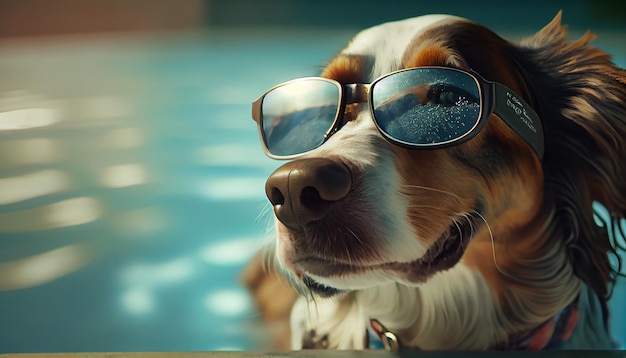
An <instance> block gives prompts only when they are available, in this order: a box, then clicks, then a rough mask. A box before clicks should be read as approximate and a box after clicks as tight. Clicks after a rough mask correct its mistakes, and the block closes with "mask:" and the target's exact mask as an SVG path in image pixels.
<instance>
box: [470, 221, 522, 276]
mask: <svg viewBox="0 0 626 358" xmlns="http://www.w3.org/2000/svg"><path fill="white" fill-rule="evenodd" d="M473 213H474V214H476V215H477V216H478V217H479V218H480V219H481V220H482V221H483V222H484V223H485V225H486V226H487V230H488V231H489V238H490V239H491V254H492V256H493V263H494V265H495V266H496V270H498V272H500V273H501V274H503V275H504V276H506V277H509V278H511V279H514V280H515V277H513V276H512V275H510V274H509V273H507V272H505V271H504V269H502V268H501V267H500V265H498V261H497V259H496V242H495V239H494V237H493V232H492V231H491V226H490V225H489V223H488V222H487V219H485V217H484V216H483V215H482V214H481V213H479V212H478V211H476V210H473Z"/></svg>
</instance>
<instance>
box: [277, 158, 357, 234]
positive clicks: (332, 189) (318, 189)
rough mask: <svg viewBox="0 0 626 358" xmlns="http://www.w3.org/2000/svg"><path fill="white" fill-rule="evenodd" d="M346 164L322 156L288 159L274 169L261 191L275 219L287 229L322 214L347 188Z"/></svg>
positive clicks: (342, 195) (326, 211)
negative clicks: (270, 206)
mask: <svg viewBox="0 0 626 358" xmlns="http://www.w3.org/2000/svg"><path fill="white" fill-rule="evenodd" d="M351 185H352V176H351V175H350V170H349V169H348V167H347V166H346V165H345V164H343V163H341V162H338V161H335V160H331V159H325V158H308V159H300V160H295V161H292V162H289V163H287V164H285V165H283V166H282V167H280V168H278V169H277V170H276V171H275V172H274V173H272V175H270V177H269V178H268V179H267V182H266V183H265V193H266V194H267V197H268V199H269V200H270V202H271V203H272V205H273V206H274V213H275V214H276V217H277V218H278V220H280V221H281V222H282V223H283V224H285V225H286V226H289V227H291V228H297V227H301V226H303V225H305V224H308V223H310V222H313V221H316V220H319V219H322V218H323V217H325V216H326V215H327V214H328V212H329V211H330V208H331V207H332V205H333V203H334V202H336V201H338V200H340V199H342V198H344V197H345V196H346V195H347V194H348V192H349V191H350V187H351Z"/></svg>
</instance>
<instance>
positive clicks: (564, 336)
mask: <svg viewBox="0 0 626 358" xmlns="http://www.w3.org/2000/svg"><path fill="white" fill-rule="evenodd" d="M579 314H580V311H579V307H578V298H576V299H575V300H574V301H572V302H571V303H570V304H569V305H567V306H565V308H563V309H562V310H561V312H559V313H558V314H557V315H556V316H554V317H553V318H551V319H549V320H547V321H545V322H544V323H542V324H541V325H540V326H539V327H537V328H534V329H531V330H530V331H527V332H526V333H524V334H522V335H521V338H517V339H511V340H510V341H509V342H508V344H505V345H502V346H498V347H496V349H498V350H528V351H539V350H542V349H549V348H551V347H553V346H555V345H557V344H559V343H563V342H565V341H567V340H568V339H570V337H571V336H572V333H573V332H574V329H575V328H576V325H577V324H578V317H579ZM518 337H519V336H518Z"/></svg>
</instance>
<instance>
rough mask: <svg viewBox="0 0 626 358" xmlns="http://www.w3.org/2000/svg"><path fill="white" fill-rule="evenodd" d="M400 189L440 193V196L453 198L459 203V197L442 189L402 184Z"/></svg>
mask: <svg viewBox="0 0 626 358" xmlns="http://www.w3.org/2000/svg"><path fill="white" fill-rule="evenodd" d="M400 187H401V188H408V189H422V190H427V191H434V192H437V193H441V194H446V195H448V196H451V197H453V198H455V199H456V200H457V201H458V202H459V203H461V197H460V196H458V195H456V194H455V193H453V192H450V191H447V190H442V189H436V188H431V187H428V186H423V185H414V184H402V185H401V186H400Z"/></svg>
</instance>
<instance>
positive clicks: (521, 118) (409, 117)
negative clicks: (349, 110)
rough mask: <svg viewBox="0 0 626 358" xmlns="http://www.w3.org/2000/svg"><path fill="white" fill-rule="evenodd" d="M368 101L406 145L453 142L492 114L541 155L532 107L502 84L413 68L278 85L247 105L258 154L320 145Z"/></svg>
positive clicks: (294, 152) (382, 127) (291, 153)
mask: <svg viewBox="0 0 626 358" xmlns="http://www.w3.org/2000/svg"><path fill="white" fill-rule="evenodd" d="M363 102H367V103H368V104H369V109H370V112H371V115H372V118H373V120H374V123H375V124H376V127H377V128H378V130H379V131H380V133H381V134H382V135H383V136H384V137H385V138H386V139H387V140H388V141H389V142H391V143H393V144H396V145H400V146H403V147H407V148H414V149H436V148H445V147H449V146H454V145H458V144H461V143H463V142H465V141H467V140H469V139H471V138H473V137H474V136H476V135H477V134H478V133H479V132H480V131H481V130H482V129H483V128H484V127H485V125H486V124H487V120H488V119H489V117H490V116H491V114H492V113H495V114H496V115H498V116H499V117H500V118H501V119H502V120H503V121H504V122H505V123H506V124H507V125H508V126H509V127H511V129H513V131H515V132H516V133H517V134H518V135H519V136H520V137H521V138H522V139H523V140H524V141H525V142H526V143H528V145H530V147H531V148H532V149H533V150H534V151H535V152H536V153H537V156H538V157H539V158H540V159H541V158H543V151H544V147H543V129H542V126H541V121H540V120H539V117H538V116H537V114H536V113H535V112H534V111H533V109H532V108H531V107H530V105H528V104H527V103H526V102H524V101H523V100H522V99H521V98H520V96H518V95H517V94H515V93H514V92H513V91H512V90H511V89H509V88H507V87H506V86H504V85H502V84H500V83H497V82H491V81H487V80H485V79H483V78H482V77H481V76H480V75H478V74H477V73H474V72H472V71H463V70H459V69H454V68H448V67H417V68H410V69H404V70H400V71H396V72H392V73H390V74H387V75H384V76H382V77H380V78H378V79H376V80H375V81H374V82H372V83H371V84H362V83H353V84H346V85H342V84H341V83H339V82H337V81H334V80H331V79H327V78H322V77H306V78H300V79H296V80H292V81H289V82H285V83H282V84H280V85H278V86H275V87H273V88H271V89H270V90H269V91H267V92H265V93H264V94H263V95H262V96H261V97H259V99H257V100H256V101H254V103H253V104H252V118H253V119H254V120H255V121H256V122H257V123H258V127H259V135H260V136H261V139H262V142H263V148H264V150H265V153H266V154H267V155H268V156H269V157H270V158H274V159H293V158H295V157H298V156H300V155H302V154H304V153H307V152H309V151H311V150H313V149H315V148H318V147H319V146H321V145H322V144H324V143H325V142H326V141H327V140H328V139H329V138H330V137H331V136H332V135H333V134H334V133H335V132H337V131H338V130H340V129H341V126H343V124H344V123H345V122H344V121H343V120H342V118H343V113H344V110H345V107H346V105H348V104H353V103H363Z"/></svg>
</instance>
